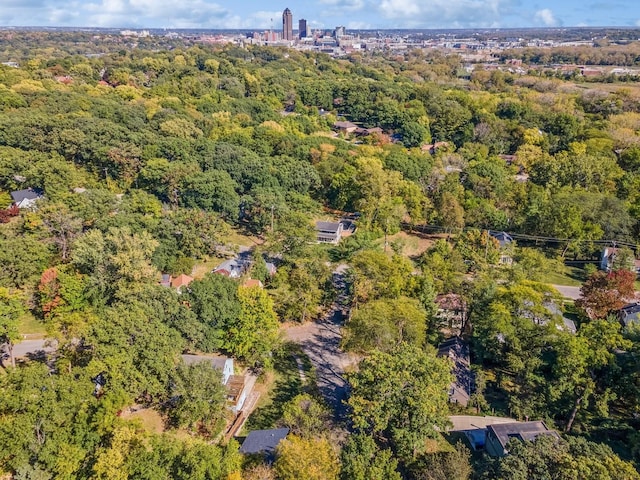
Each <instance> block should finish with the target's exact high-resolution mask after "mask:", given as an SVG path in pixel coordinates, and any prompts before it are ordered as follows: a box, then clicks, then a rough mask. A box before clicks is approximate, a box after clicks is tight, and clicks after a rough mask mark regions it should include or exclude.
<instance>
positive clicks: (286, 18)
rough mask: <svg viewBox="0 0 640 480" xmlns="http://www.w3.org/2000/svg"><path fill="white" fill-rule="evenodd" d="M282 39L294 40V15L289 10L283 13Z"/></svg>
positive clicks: (286, 9)
mask: <svg viewBox="0 0 640 480" xmlns="http://www.w3.org/2000/svg"><path fill="white" fill-rule="evenodd" d="M282 39H283V40H293V14H292V13H291V10H289V9H288V8H285V9H284V12H282Z"/></svg>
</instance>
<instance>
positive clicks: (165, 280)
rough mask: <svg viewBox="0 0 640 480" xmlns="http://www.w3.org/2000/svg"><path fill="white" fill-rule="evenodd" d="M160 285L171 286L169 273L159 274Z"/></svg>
mask: <svg viewBox="0 0 640 480" xmlns="http://www.w3.org/2000/svg"><path fill="white" fill-rule="evenodd" d="M160 285H161V286H163V287H166V288H169V287H171V275H169V274H168V273H163V274H162V275H161V276H160Z"/></svg>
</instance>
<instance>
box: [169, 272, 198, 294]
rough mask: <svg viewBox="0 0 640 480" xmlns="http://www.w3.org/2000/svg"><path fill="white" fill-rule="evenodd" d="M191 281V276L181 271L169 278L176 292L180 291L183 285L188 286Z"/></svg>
mask: <svg viewBox="0 0 640 480" xmlns="http://www.w3.org/2000/svg"><path fill="white" fill-rule="evenodd" d="M191 282H193V277H190V276H189V275H185V274H184V273H183V274H181V275H178V276H177V277H175V278H172V279H171V287H172V288H175V289H176V290H177V291H178V293H181V292H182V289H183V288H184V287H188V286H189V284H190V283H191Z"/></svg>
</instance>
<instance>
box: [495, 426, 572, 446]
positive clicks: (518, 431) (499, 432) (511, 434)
mask: <svg viewBox="0 0 640 480" xmlns="http://www.w3.org/2000/svg"><path fill="white" fill-rule="evenodd" d="M487 430H489V431H490V432H493V433H494V435H495V436H496V438H497V439H498V441H499V442H500V445H502V448H505V447H506V446H507V444H508V443H509V440H511V439H512V438H517V439H519V440H527V441H531V440H535V439H536V438H537V437H538V436H540V435H550V436H553V437H556V438H560V435H558V432H556V431H555V430H549V429H548V428H547V426H546V425H545V423H544V422H543V421H541V420H536V421H533V422H517V423H497V424H494V425H489V426H487Z"/></svg>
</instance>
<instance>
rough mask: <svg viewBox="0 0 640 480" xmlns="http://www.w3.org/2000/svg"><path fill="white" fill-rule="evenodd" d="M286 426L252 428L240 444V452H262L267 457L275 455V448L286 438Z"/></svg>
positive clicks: (249, 453)
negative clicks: (261, 428)
mask: <svg viewBox="0 0 640 480" xmlns="http://www.w3.org/2000/svg"><path fill="white" fill-rule="evenodd" d="M288 434H289V429H288V428H274V429H271V430H253V431H252V432H249V435H247V438H245V439H244V442H242V445H241V446H240V453H244V454H246V455H251V454H263V455H266V456H268V457H273V456H275V452H276V448H278V445H280V442H281V441H282V440H284V439H285V438H287V435H288Z"/></svg>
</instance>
